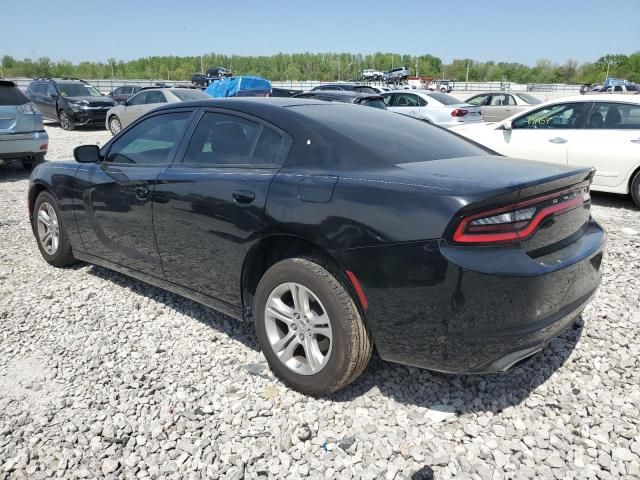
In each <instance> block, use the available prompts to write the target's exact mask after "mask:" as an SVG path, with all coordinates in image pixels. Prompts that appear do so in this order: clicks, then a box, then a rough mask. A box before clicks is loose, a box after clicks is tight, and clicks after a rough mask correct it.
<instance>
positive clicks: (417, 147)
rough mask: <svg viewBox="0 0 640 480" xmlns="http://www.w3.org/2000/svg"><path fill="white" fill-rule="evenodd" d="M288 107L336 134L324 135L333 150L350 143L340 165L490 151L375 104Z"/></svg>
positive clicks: (397, 162)
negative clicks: (344, 143) (367, 105)
mask: <svg viewBox="0 0 640 480" xmlns="http://www.w3.org/2000/svg"><path fill="white" fill-rule="evenodd" d="M289 108H292V109H295V110H296V111H297V112H298V113H301V114H303V115H306V116H308V117H309V119H310V120H311V121H313V120H317V121H319V122H320V123H321V124H322V125H324V126H326V127H328V128H330V129H331V130H332V131H333V133H334V134H336V138H331V137H333V135H331V136H328V135H327V136H328V137H329V138H325V140H326V141H327V145H333V146H334V147H335V152H336V153H340V151H341V149H340V146H339V143H341V142H348V143H349V144H350V145H351V148H349V147H347V148H345V149H344V150H343V152H346V154H345V155H344V157H345V158H343V159H341V160H340V163H341V164H342V167H344V168H368V167H390V166H394V165H400V164H405V163H413V162H423V161H426V160H440V159H445V158H457V157H468V156H476V155H487V154H488V153H492V152H489V151H488V150H486V149H484V148H482V147H480V146H476V145H475V144H474V143H471V142H469V141H467V140H465V139H463V138H461V137H459V136H457V135H455V134H453V133H451V132H448V131H446V130H445V129H443V128H439V127H436V126H433V125H429V124H427V123H426V122H423V121H420V120H416V119H415V118H412V117H408V116H405V115H399V114H397V113H392V112H389V111H383V110H380V109H377V108H353V107H350V106H347V105H342V104H339V103H327V104H326V105H299V106H293V107H289ZM354 146H355V148H354ZM357 150H360V152H361V154H357ZM354 152H356V153H355V154H354Z"/></svg>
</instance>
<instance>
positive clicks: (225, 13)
mask: <svg viewBox="0 0 640 480" xmlns="http://www.w3.org/2000/svg"><path fill="white" fill-rule="evenodd" d="M3 3H4V4H3V5H2V6H1V7H0V35H1V38H2V41H0V56H2V55H5V54H8V55H12V56H14V57H17V58H26V57H33V56H35V57H41V56H48V57H50V58H51V59H53V60H61V59H67V60H71V61H73V62H78V61H81V60H97V61H106V59H107V58H109V57H114V58H117V59H121V60H129V59H134V58H139V57H145V56H152V55H199V54H200V53H206V52H216V53H224V54H237V55H270V54H273V53H278V52H287V53H294V52H305V51H310V52H349V53H365V54H366V53H373V52H376V51H386V52H395V53H407V54H412V55H416V54H423V53H429V54H432V55H436V56H438V57H440V58H442V59H443V60H444V61H446V62H449V61H451V60H452V59H454V58H473V59H475V60H501V61H517V62H522V63H526V64H530V65H532V64H535V62H536V60H538V59H541V58H546V59H550V60H552V61H554V62H559V63H564V62H565V61H566V60H568V59H574V60H577V61H579V62H582V61H590V60H595V59H597V58H598V57H600V56H602V55H604V54H606V53H624V54H629V53H633V52H634V51H636V50H640V26H639V25H640V0H622V1H618V2H603V1H600V0H599V1H593V0H580V1H577V0H554V1H551V0H531V1H522V0H520V1H519V0H510V1H506V0H489V1H476V0H467V1H462V0H427V1H425V0H422V1H412V0H400V1H396V2H394V1H390V0H386V1H377V0H370V1H367V2H353V3H352V2H347V1H335V0H322V1H317V2H308V1H307V2H300V1H298V2H278V1H276V0H272V1H259V2H258V1H254V0H245V1H242V0H239V1H231V2H229V1H227V2H217V1H215V0H199V1H198V0H196V1H182V2H180V1H176V0H171V1H167V0H150V1H148V2H142V1H136V0H130V1H124V0H108V1H104V0H103V1H94V0H85V1H77V0H76V1H71V0H53V1H52V0H29V1H28V2H10V1H4V2H3ZM216 5H219V6H216ZM439 5H444V8H442V7H439Z"/></svg>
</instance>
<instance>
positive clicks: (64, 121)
mask: <svg viewBox="0 0 640 480" xmlns="http://www.w3.org/2000/svg"><path fill="white" fill-rule="evenodd" d="M58 121H59V122H60V126H61V127H62V129H63V130H73V129H75V128H76V124H75V123H74V122H73V120H72V119H71V117H70V116H69V114H68V113H67V112H65V111H64V110H60V111H59V112H58Z"/></svg>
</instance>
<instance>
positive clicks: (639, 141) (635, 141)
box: [630, 138, 640, 143]
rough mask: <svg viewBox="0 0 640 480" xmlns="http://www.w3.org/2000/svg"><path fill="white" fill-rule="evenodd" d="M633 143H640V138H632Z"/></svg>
mask: <svg viewBox="0 0 640 480" xmlns="http://www.w3.org/2000/svg"><path fill="white" fill-rule="evenodd" d="M630 142H631V143H640V138H634V139H633V140H630Z"/></svg>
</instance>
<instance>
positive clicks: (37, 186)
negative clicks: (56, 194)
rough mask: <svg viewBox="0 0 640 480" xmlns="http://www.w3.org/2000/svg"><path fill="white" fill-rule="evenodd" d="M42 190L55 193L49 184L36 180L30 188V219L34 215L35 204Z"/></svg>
mask: <svg viewBox="0 0 640 480" xmlns="http://www.w3.org/2000/svg"><path fill="white" fill-rule="evenodd" d="M42 192H49V193H50V194H51V195H53V191H52V190H51V188H50V187H49V186H48V185H46V184H45V183H43V182H41V181H37V180H36V183H34V184H33V186H32V187H31V188H30V189H29V196H28V207H29V219H30V220H31V218H32V217H33V206H34V205H35V203H36V199H37V198H38V196H39V195H40V194H41V193H42Z"/></svg>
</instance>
